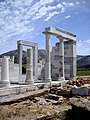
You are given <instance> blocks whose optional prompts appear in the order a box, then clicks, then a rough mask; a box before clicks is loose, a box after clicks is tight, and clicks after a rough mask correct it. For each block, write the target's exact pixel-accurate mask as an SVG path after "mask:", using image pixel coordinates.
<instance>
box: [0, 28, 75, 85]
mask: <svg viewBox="0 0 90 120" xmlns="http://www.w3.org/2000/svg"><path fill="white" fill-rule="evenodd" d="M43 33H44V34H45V36H46V45H45V46H46V61H45V64H44V65H43V67H42V65H41V68H40V69H39V68H38V66H40V64H41V63H38V43H34V42H29V41H24V40H19V41H17V49H18V55H19V56H18V57H19V62H18V64H14V57H12V58H10V57H9V56H8V57H6V56H4V57H3V58H2V60H1V69H0V71H1V72H0V73H1V79H0V84H2V85H1V86H3V85H4V84H5V86H8V85H10V83H12V81H13V80H16V82H15V83H19V84H33V83H34V82H35V81H36V80H38V76H39V78H40V74H42V73H43V75H44V77H43V80H42V81H43V82H50V81H52V80H55V81H64V80H65V79H68V80H69V79H75V78H76V35H74V34H72V33H69V32H66V31H64V30H62V29H58V28H54V27H48V28H45V31H44V32H43ZM50 35H54V36H56V37H57V39H59V42H58V43H56V46H55V47H53V48H52V51H50ZM23 46H29V47H30V49H27V59H26V61H27V65H26V78H25V80H24V81H23V79H22V50H23ZM42 68H43V71H42ZM44 72H45V73H44ZM41 79H42V77H41Z"/></svg>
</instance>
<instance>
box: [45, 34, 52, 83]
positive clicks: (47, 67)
mask: <svg viewBox="0 0 90 120" xmlns="http://www.w3.org/2000/svg"><path fill="white" fill-rule="evenodd" d="M45 80H46V82H49V81H51V55H50V34H46V63H45Z"/></svg>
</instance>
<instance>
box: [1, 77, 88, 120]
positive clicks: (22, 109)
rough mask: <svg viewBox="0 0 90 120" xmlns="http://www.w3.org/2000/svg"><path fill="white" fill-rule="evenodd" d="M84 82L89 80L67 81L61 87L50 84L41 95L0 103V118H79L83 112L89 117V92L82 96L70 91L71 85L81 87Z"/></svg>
mask: <svg viewBox="0 0 90 120" xmlns="http://www.w3.org/2000/svg"><path fill="white" fill-rule="evenodd" d="M85 84H90V80H89V79H79V80H76V81H68V82H67V84H65V85H64V86H63V87H61V85H60V84H58V85H52V86H51V87H50V89H49V91H48V92H46V93H42V94H41V95H37V96H32V97H30V98H26V99H21V100H18V101H16V102H8V103H4V104H2V105H0V120H81V116H83V112H84V113H85V112H86V113H87V117H89V114H90V95H89V93H90V92H89V93H88V95H83V96H80V95H73V94H72V92H71V86H73V85H77V86H78V87H81V86H82V85H85ZM42 89H43V88H42ZM72 108H73V110H74V112H72V111H73V110H72ZM78 108H80V110H79V109H78ZM77 111H78V112H77ZM79 111H81V112H80V113H79ZM75 112H76V115H75ZM78 113H79V116H78ZM75 116H77V117H75ZM84 116H85V115H84ZM87 117H83V118H82V120H85V118H87ZM88 119H90V117H89V118H88Z"/></svg>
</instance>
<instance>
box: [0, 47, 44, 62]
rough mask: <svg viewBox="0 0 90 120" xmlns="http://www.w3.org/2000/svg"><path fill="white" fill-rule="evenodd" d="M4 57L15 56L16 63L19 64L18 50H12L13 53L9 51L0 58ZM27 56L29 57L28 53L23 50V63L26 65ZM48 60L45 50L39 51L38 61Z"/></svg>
mask: <svg viewBox="0 0 90 120" xmlns="http://www.w3.org/2000/svg"><path fill="white" fill-rule="evenodd" d="M2 56H10V57H11V56H15V63H18V51H17V50H12V51H9V52H6V53H3V54H1V55H0V57H2ZM26 56H27V53H26V51H24V50H23V57H22V63H23V64H25V63H26ZM45 58H46V52H45V50H44V49H39V50H38V60H42V59H44V60H45Z"/></svg>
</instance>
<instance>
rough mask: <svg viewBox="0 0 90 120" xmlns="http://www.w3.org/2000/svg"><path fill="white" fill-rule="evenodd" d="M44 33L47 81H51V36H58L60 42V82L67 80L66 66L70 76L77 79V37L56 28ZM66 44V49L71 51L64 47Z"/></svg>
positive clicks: (49, 28)
mask: <svg viewBox="0 0 90 120" xmlns="http://www.w3.org/2000/svg"><path fill="white" fill-rule="evenodd" d="M43 33H44V34H45V36H46V63H45V80H47V81H51V54H50V35H54V36H56V37H57V38H58V39H59V41H60V42H59V44H58V46H59V47H58V61H59V69H58V68H57V69H58V71H59V76H58V80H65V65H67V66H66V69H67V70H68V71H70V72H69V73H68V74H70V77H71V78H72V79H75V78H76V35H74V34H72V33H69V32H66V31H64V30H63V29H58V28H54V27H48V28H45V31H44V32H43ZM66 40H67V41H66ZM64 41H65V42H64ZM64 43H65V47H68V48H69V49H66V48H65V47H64ZM64 49H66V50H65V52H67V54H66V53H65V52H64ZM52 53H53V51H52ZM55 59H56V56H55ZM64 61H65V62H66V64H64V63H65V62H64ZM56 64H57V63H56ZM52 65H53V63H52ZM71 71H72V72H71ZM66 74H67V72H66ZM70 77H69V78H70Z"/></svg>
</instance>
